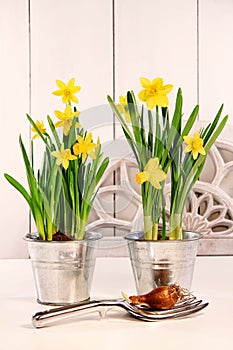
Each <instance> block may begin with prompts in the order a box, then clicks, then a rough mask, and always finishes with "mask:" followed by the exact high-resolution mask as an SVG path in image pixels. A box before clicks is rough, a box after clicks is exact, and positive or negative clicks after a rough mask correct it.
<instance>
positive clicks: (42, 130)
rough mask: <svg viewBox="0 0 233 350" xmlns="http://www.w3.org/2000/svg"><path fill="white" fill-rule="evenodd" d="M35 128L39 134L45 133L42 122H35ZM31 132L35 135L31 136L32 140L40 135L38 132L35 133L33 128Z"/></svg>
mask: <svg viewBox="0 0 233 350" xmlns="http://www.w3.org/2000/svg"><path fill="white" fill-rule="evenodd" d="M36 126H37V128H38V129H39V130H40V132H41V134H44V133H46V129H45V127H44V122H42V121H41V122H40V121H39V120H37V121H36ZM32 131H33V132H34V133H35V134H34V135H33V138H32V140H34V139H35V138H37V137H39V136H40V135H39V134H38V132H37V131H36V129H35V128H32Z"/></svg>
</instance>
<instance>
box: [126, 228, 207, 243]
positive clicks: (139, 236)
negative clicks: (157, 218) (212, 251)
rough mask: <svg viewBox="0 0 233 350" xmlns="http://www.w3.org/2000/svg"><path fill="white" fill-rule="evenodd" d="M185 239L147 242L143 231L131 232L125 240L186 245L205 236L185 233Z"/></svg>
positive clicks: (190, 232)
mask: <svg viewBox="0 0 233 350" xmlns="http://www.w3.org/2000/svg"><path fill="white" fill-rule="evenodd" d="M183 235H184V238H183V239H179V240H178V239H177V240H175V239H172V240H169V239H166V240H146V239H144V232H143V231H135V232H130V233H128V234H127V235H126V236H125V237H124V238H125V239H126V240H128V241H137V242H147V243H148V242H152V243H155V244H156V243H157V244H158V243H159V244H160V243H169V244H171V243H174V242H176V243H177V242H180V243H182V242H183V243H185V242H189V241H195V240H198V239H201V238H202V237H203V236H202V234H201V233H198V232H193V231H183Z"/></svg>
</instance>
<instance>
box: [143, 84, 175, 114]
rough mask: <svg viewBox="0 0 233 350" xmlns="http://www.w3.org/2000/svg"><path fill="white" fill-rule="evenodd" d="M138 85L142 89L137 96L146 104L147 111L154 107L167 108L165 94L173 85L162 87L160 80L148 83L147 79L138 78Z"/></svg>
mask: <svg viewBox="0 0 233 350" xmlns="http://www.w3.org/2000/svg"><path fill="white" fill-rule="evenodd" d="M140 83H141V85H142V87H143V88H144V89H143V90H141V91H140V92H139V94H138V97H139V99H140V100H141V101H143V102H146V105H147V108H148V109H149V110H152V109H154V107H155V106H161V107H167V106H168V98H167V96H166V95H167V94H168V93H169V92H170V91H171V89H172V88H173V85H171V84H168V85H163V79H162V78H156V79H154V80H152V81H150V80H149V79H147V78H140Z"/></svg>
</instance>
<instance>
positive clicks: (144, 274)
mask: <svg viewBox="0 0 233 350" xmlns="http://www.w3.org/2000/svg"><path fill="white" fill-rule="evenodd" d="M125 238H126V239H127V241H128V249H129V254H130V259H131V265H132V269H133V273H134V278H135V283H136V289H137V292H138V294H145V293H148V292H149V291H151V290H152V289H154V288H156V287H159V286H162V285H169V284H174V283H176V284H179V285H180V286H181V287H182V288H185V289H188V290H190V288H191V283H192V278H193V271H194V265H195V259H196V254H197V247H198V240H199V239H200V238H201V235H200V234H199V233H194V232H183V239H182V240H163V241H162V240H158V241H149V240H144V239H143V233H142V232H134V233H130V234H128V235H127V236H126V237H125Z"/></svg>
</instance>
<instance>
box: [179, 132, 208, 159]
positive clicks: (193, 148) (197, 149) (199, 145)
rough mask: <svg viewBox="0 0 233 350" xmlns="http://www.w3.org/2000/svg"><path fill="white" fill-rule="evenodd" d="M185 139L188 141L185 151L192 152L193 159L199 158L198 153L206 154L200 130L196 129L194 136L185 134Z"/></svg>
mask: <svg viewBox="0 0 233 350" xmlns="http://www.w3.org/2000/svg"><path fill="white" fill-rule="evenodd" d="M184 141H185V142H186V143H187V146H186V147H185V150H184V151H185V152H192V156H193V159H197V157H198V154H199V153H200V154H202V155H203V156H204V155H205V154H206V153H205V149H204V147H203V139H202V138H201V137H200V134H199V131H196V132H195V133H194V135H193V137H192V136H184Z"/></svg>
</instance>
